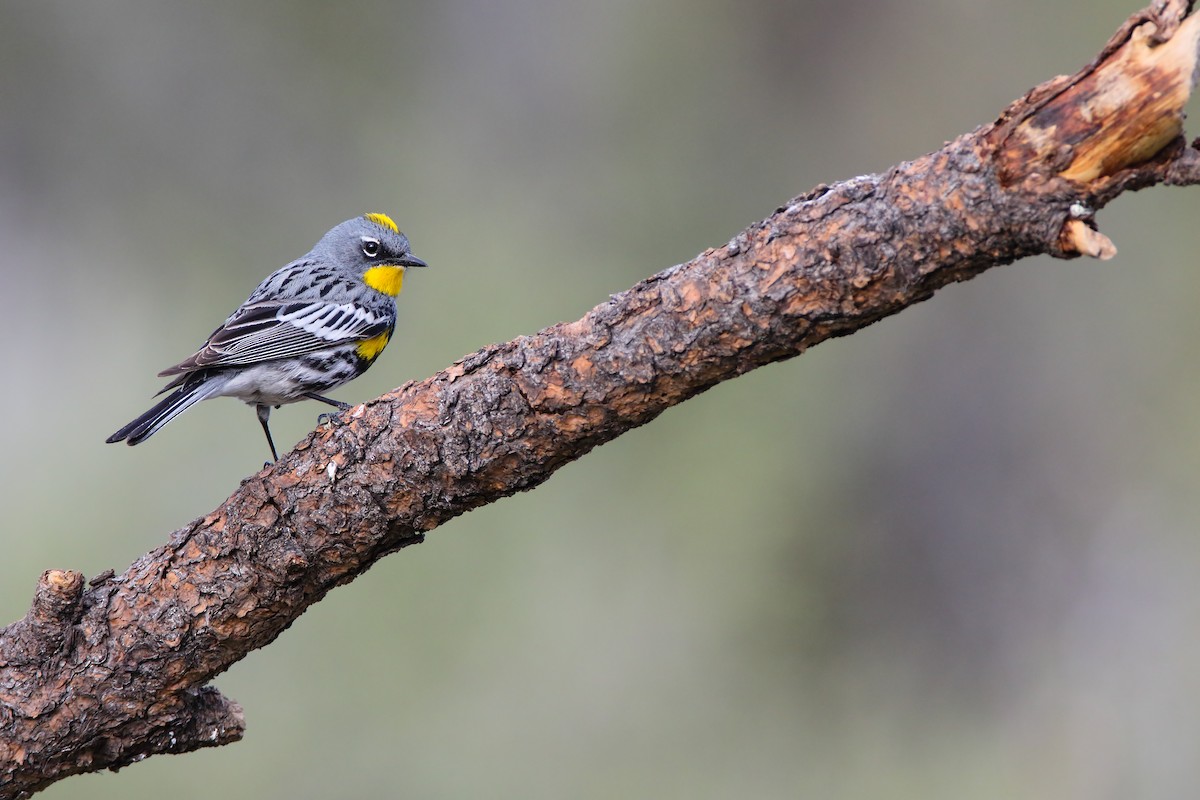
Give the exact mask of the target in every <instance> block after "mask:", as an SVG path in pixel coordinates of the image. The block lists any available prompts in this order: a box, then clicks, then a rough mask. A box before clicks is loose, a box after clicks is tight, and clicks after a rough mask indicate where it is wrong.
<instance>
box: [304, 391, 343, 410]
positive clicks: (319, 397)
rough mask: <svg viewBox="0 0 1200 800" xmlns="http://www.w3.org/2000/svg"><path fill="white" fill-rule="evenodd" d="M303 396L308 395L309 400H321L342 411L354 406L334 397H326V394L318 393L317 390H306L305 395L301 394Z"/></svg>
mask: <svg viewBox="0 0 1200 800" xmlns="http://www.w3.org/2000/svg"><path fill="white" fill-rule="evenodd" d="M301 397H307V398H308V399H309V400H320V401H321V402H322V403H324V404H325V405H328V406H334V407H336V408H337V409H339V410H341V411H345V410H346V409H349V408H354V406H352V405H350V404H349V403H343V402H342V401H341V400H334V399H333V398H332V397H326V396H325V395H321V394H317V393H316V392H305V393H304V394H303V395H301Z"/></svg>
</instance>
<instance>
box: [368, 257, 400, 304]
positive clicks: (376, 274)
mask: <svg viewBox="0 0 1200 800" xmlns="http://www.w3.org/2000/svg"><path fill="white" fill-rule="evenodd" d="M363 283H365V284H366V285H367V286H370V287H371V288H372V289H374V290H375V291H377V292H383V293H384V294H386V295H388V296H390V297H395V296H396V295H398V294H400V290H401V289H402V288H404V267H390V266H387V265H386V264H385V265H384V266H381V267H371V268H370V269H369V270H367V271H366V272H364V273H363Z"/></svg>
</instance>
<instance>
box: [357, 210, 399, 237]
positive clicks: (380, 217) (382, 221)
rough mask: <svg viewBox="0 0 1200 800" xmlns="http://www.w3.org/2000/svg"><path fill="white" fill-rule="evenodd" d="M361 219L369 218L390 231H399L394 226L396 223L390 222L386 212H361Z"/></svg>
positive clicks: (390, 219)
mask: <svg viewBox="0 0 1200 800" xmlns="http://www.w3.org/2000/svg"><path fill="white" fill-rule="evenodd" d="M363 219H366V220H370V221H371V222H374V223H375V224H376V225H378V226H380V227H382V228H387V229H388V230H389V231H391V232H392V233H399V232H400V229H399V228H398V227H396V223H395V222H392V218H391V217H389V216H388V215H387V214H363Z"/></svg>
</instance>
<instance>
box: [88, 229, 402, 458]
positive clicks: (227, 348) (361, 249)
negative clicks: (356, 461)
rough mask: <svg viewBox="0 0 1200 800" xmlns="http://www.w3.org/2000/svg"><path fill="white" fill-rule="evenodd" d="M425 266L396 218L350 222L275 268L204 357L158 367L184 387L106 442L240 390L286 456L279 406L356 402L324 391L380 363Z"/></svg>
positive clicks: (147, 432) (144, 435)
mask: <svg viewBox="0 0 1200 800" xmlns="http://www.w3.org/2000/svg"><path fill="white" fill-rule="evenodd" d="M424 266H425V262H424V261H422V260H421V259H419V258H417V257H416V256H414V255H413V254H412V253H411V252H409V247H408V239H407V238H406V237H405V236H404V234H403V233H401V232H400V229H399V228H397V227H396V223H395V222H392V220H391V218H390V217H388V216H386V215H384V214H364V215H363V216H361V217H356V218H355V219H351V220H347V221H345V222H343V223H342V224H341V225H338V226H337V227H335V228H333V229H332V230H331V231H329V232H328V233H326V234H325V235H324V236H322V237H321V241H319V242H317V244H316V246H315V247H313V249H312V250H311V251H310V252H309V254H308V255H306V256H304V257H303V258H300V259H297V260H296V261H293V262H292V263H290V264H288V265H287V266H285V267H282V268H280V269H278V270H276V271H275V272H273V273H271V275H270V276H269V277H268V278H267V279H266V280H265V281H263V282H262V283H261V284H259V286H258V288H257V289H255V290H254V292H253V293H252V294H251V295H250V297H249V299H247V300H246V302H244V303H242V305H241V306H240V307H239V308H238V310H237V311H234V312H233V314H232V315H230V317H229V319H227V320H225V322H224V324H223V325H221V327H219V328H217V329H216V330H215V331H213V333H212V335H211V336H209V337H208V341H207V342H205V343H204V346H203V347H201V348H200V349H199V350H198V351H197V352H196V353H195V354H193V355H192V356H190V357H189V358H187V359H185V360H183V361H181V362H179V363H178V364H176V365H175V366H173V367H170V368H169V369H164V370H163V371H162V372H160V373H158V375H159V377H166V376H168V375H175V376H177V377H176V378H175V379H174V380H172V381H171V382H170V383H168V384H167V385H166V386H165V387H163V389H162V391H160V392H159V394H162V393H163V392H166V391H169V390H171V389H174V390H175V391H173V392H171V394H169V395H167V397H166V398H165V399H163V400H162V402H160V403H159V404H158V405H156V406H154V408H152V409H150V410H149V411H147V412H146V413H145V414H142V415H141V416H140V417H138V418H137V419H135V420H134V421H133V422H130V423H129V424H128V425H126V426H125V427H124V428H121V430H119V431H117V432H116V433H114V434H113V435H112V436H110V437H108V439H107V441H108V442H120V441H125V442H128V443H129V444H131V445H133V444H138V443H139V442H141V441H144V440H145V439H148V438H150V437H151V436H153V435H154V433H155V432H156V431H157V430H158V429H159V428H161V427H162V426H164V425H166V424H167V423H168V422H170V421H171V420H172V419H174V418H175V417H176V416H177V415H179V414H181V413H183V412H184V411H186V410H187V409H188V408H190V407H191V406H192V405H194V404H195V403H198V402H200V401H201V400H207V399H208V398H210V397H236V398H237V399H239V400H242V401H244V402H246V403H249V404H250V405H253V406H254V408H255V411H257V412H258V421H259V422H261V423H262V428H263V432H264V433H265V434H266V435H267V444H268V445H270V447H271V457H272V458H274V459H276V460H278V459H279V456H278V454H277V453H276V452H275V442H274V441H273V440H272V439H271V429H270V428H268V427H267V419H268V417H270V415H271V407H272V406H274V407H275V408H279V406H281V405H283V404H285V403H295V402H296V401H298V400H320V401H321V402H322V403H328V404H329V405H331V406H337V407H338V408H341V409H347V408H349V407H350V406H349V404H347V403H341V402H339V401H337V400H331V399H330V398H328V397H322V396H321V395H320V394H319V392H324V391H328V390H329V389H333V388H334V387H336V386H341V385H342V384H343V383H345V382H346V381H349V380H353V379H354V378H357V377H358V376H359V375H361V374H363V373H364V372H365V371H366V370H367V367H369V366H371V364H372V363H374V361H375V359H376V358H377V357H378V356H379V354H380V353H381V352H382V351H383V348H384V346H385V345H387V343H388V339H389V338H390V337H391V335H392V330H393V329H394V328H395V327H396V295H398V294H400V287H401V285H402V284H403V282H404V270H405V268H406V267H424Z"/></svg>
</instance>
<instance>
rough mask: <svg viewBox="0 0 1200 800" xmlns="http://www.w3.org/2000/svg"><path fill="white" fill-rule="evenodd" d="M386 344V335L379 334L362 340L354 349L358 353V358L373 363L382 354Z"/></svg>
mask: <svg viewBox="0 0 1200 800" xmlns="http://www.w3.org/2000/svg"><path fill="white" fill-rule="evenodd" d="M387 343H388V334H386V333H381V334H379V335H378V336H372V337H371V338H370V339H364V340H363V341H361V342H359V343H358V346H357V347H355V348H354V349H355V350H356V351H357V352H358V355H359V357H360V358H363V359H365V360H367V361H374V360H375V359H376V358H378V357H379V354H380V353H382V352H383V348H385V347H387Z"/></svg>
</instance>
